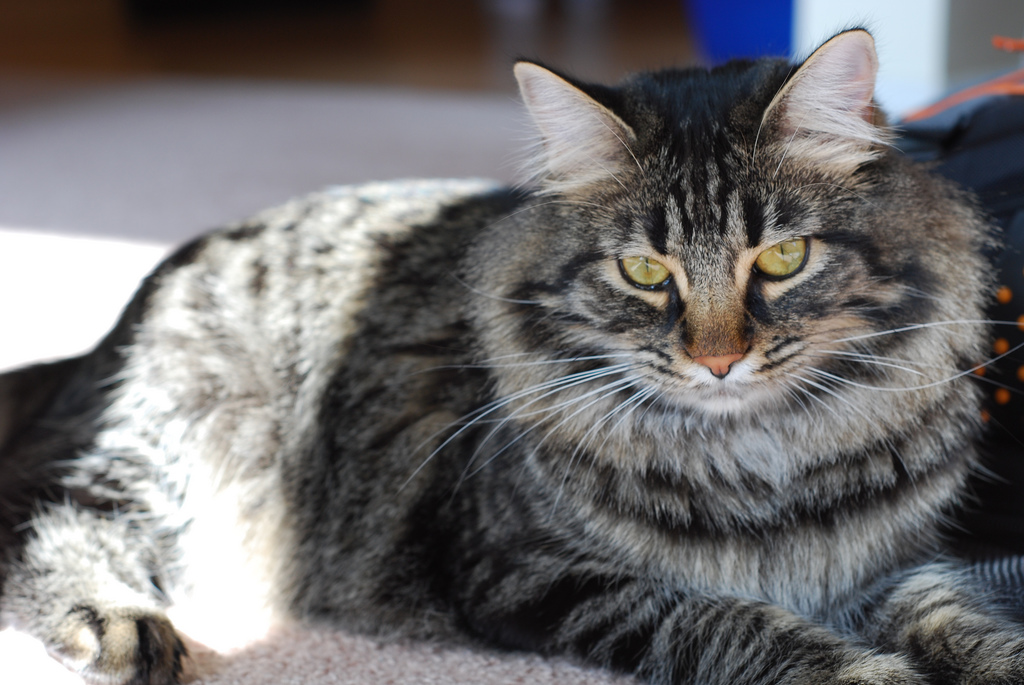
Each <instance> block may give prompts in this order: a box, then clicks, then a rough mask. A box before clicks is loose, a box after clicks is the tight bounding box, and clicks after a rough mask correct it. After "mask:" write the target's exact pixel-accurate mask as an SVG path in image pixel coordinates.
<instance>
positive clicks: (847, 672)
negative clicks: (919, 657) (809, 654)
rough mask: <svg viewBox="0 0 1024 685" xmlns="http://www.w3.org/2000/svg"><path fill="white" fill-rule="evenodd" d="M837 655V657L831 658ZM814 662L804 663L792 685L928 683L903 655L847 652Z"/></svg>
mask: <svg viewBox="0 0 1024 685" xmlns="http://www.w3.org/2000/svg"><path fill="white" fill-rule="evenodd" d="M835 656H839V658H835ZM812 661H818V663H812V664H807V668H806V670H802V671H801V672H800V673H799V675H798V676H797V677H795V678H789V679H787V680H785V681H784V682H786V683H792V685H928V683H930V682H931V681H930V680H928V679H927V678H925V677H924V676H922V675H921V674H920V672H918V670H917V669H916V668H915V667H914V665H913V664H912V663H911V662H910V660H909V659H907V658H906V657H905V656H902V655H899V654H878V653H875V652H847V653H845V654H842V655H841V656H840V655H834V656H828V655H822V658H821V659H820V660H813V659H812Z"/></svg>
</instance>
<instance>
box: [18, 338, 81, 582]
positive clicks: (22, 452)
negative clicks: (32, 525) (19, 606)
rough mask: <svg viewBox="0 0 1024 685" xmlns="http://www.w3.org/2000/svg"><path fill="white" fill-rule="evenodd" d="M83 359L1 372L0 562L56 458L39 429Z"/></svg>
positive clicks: (71, 382) (64, 360)
mask: <svg viewBox="0 0 1024 685" xmlns="http://www.w3.org/2000/svg"><path fill="white" fill-rule="evenodd" d="M85 359H86V357H85V356H82V357H71V358H68V359H62V360H60V361H55V362H48V363H42V364H35V365H32V366H26V367H23V368H20V369H15V370H13V371H8V372H7V373H3V374H0V566H2V556H3V552H4V550H5V549H7V547H8V545H10V544H11V543H12V542H13V541H14V539H16V538H17V534H16V528H17V527H18V525H19V524H20V523H22V522H23V520H24V517H25V516H26V513H27V511H28V510H29V509H31V507H32V506H34V503H35V500H36V499H37V498H38V496H39V494H40V487H41V486H42V485H43V483H44V481H45V480H47V478H46V476H45V475H44V474H46V472H47V471H48V470H49V468H50V467H51V464H52V461H53V460H54V459H55V458H57V455H56V454H52V453H50V452H51V450H48V449H45V448H44V444H45V443H46V442H47V441H46V440H42V441H40V440H39V434H40V432H42V433H46V432H48V431H47V430H46V429H45V427H43V428H42V431H40V429H41V425H40V424H41V423H45V421H44V419H45V417H46V416H47V415H48V414H49V413H50V412H51V410H52V408H53V405H54V404H55V403H56V402H58V401H59V400H60V398H61V397H62V395H64V394H65V390H66V388H68V387H69V386H70V385H72V384H73V379H74V378H75V377H76V376H77V375H78V374H79V372H80V369H81V368H82V366H83V362H84V361H85ZM61 456H63V455H61ZM0 576H2V569H0Z"/></svg>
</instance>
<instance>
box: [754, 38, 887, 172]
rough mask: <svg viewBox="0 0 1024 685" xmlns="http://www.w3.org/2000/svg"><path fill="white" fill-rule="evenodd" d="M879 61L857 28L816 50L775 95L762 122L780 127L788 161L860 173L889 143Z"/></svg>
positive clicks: (777, 128) (779, 134)
mask: <svg viewBox="0 0 1024 685" xmlns="http://www.w3.org/2000/svg"><path fill="white" fill-rule="evenodd" d="M877 74H878V56H877V54H876V53H875V41H874V39H873V38H872V37H871V34H869V33H868V32H867V31H864V30H863V29H854V30H851V31H844V32H843V33H840V34H839V35H837V36H835V37H833V38H832V39H831V40H829V41H828V42H826V43H825V44H824V45H822V46H821V47H820V48H818V49H817V50H815V51H814V53H813V54H811V56H810V57H808V58H807V59H806V60H805V61H804V63H803V64H801V65H800V67H799V68H798V69H797V70H796V72H795V73H794V74H793V75H792V76H791V77H790V78H789V80H788V81H787V82H786V84H785V85H784V86H783V87H782V88H781V89H780V90H779V92H778V93H777V94H776V95H775V98H774V99H773V100H772V101H771V103H770V104H769V105H768V108H767V109H766V110H765V114H764V122H765V123H769V122H771V123H773V124H774V126H775V127H776V128H775V130H776V135H777V136H778V142H779V143H780V144H781V145H783V146H784V148H785V150H786V155H787V157H791V158H807V159H809V160H814V161H818V162H821V163H826V164H833V165H837V166H840V167H849V168H856V167H857V166H860V165H861V164H863V163H865V162H869V161H871V160H872V159H874V158H875V157H877V156H878V155H879V154H880V153H881V151H882V150H883V149H884V146H885V145H886V144H887V141H888V139H889V133H888V130H887V129H886V127H885V123H884V118H883V116H882V114H881V112H880V110H879V109H878V107H877V105H876V104H875V101H874V92H875V78H876V75H877Z"/></svg>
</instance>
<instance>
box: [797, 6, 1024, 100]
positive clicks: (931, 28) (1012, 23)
mask: <svg viewBox="0 0 1024 685" xmlns="http://www.w3.org/2000/svg"><path fill="white" fill-rule="evenodd" d="M793 10H794V11H793V22H794V26H793V47H794V53H795V55H796V56H797V57H803V56H806V55H807V54H809V53H810V52H811V51H812V50H813V49H814V48H815V47H817V46H818V45H820V44H821V43H822V42H823V41H824V40H825V39H827V38H828V37H830V36H831V35H833V34H834V33H835V32H836V31H839V30H842V29H844V28H849V27H852V26H864V27H865V28H867V29H869V30H870V31H871V32H872V33H873V34H874V36H875V41H876V43H877V46H878V58H879V62H880V65H881V66H880V71H879V80H878V90H877V93H876V94H877V97H878V99H879V102H881V104H882V106H883V107H884V108H885V109H886V110H888V111H889V112H890V113H891V114H894V115H899V114H902V113H904V112H906V111H908V110H910V109H914V108H916V107H920V106H922V105H925V104H928V103H929V102H931V101H932V100H934V99H936V98H938V97H939V96H941V95H942V93H943V92H945V91H946V90H947V89H949V88H956V87H962V86H963V85H964V84H965V82H966V81H970V80H978V79H980V78H985V77H988V76H990V75H993V74H995V73H998V72H1000V71H1007V70H1009V69H1012V68H1014V67H1015V66H1017V65H1018V63H1019V61H1020V60H1019V58H1018V57H1015V56H1013V55H1009V54H1006V53H1000V52H998V51H996V50H994V49H993V48H992V47H991V43H990V40H991V37H992V35H994V34H997V33H998V34H1001V35H1009V36H1015V37H1020V36H1021V35H1024V2H1022V0H794V5H793Z"/></svg>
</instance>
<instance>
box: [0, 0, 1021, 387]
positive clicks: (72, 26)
mask: <svg viewBox="0 0 1024 685" xmlns="http://www.w3.org/2000/svg"><path fill="white" fill-rule="evenodd" d="M857 25H865V26H867V27H868V28H870V29H871V30H872V31H873V33H874V35H875V37H876V40H877V44H878V48H879V54H880V60H881V64H882V71H881V74H880V82H879V87H878V91H877V95H878V97H879V99H880V100H881V102H882V104H883V106H884V107H886V108H887V109H888V110H889V111H890V113H896V114H900V113H903V112H906V111H908V110H910V109H912V108H914V107H918V106H921V105H923V104H925V103H927V102H928V101H930V100H932V99H934V98H936V97H938V96H939V95H940V94H941V93H943V92H944V91H946V90H947V89H949V88H955V87H959V86H962V85H964V84H966V83H970V82H973V81H977V80H979V79H983V78H986V77H989V76H992V75H994V74H997V73H1000V72H1003V71H1007V70H1010V69H1013V68H1014V67H1016V66H1017V65H1018V62H1019V58H1018V57H1017V56H1016V55H1011V54H1008V53H1004V52H999V51H997V50H994V49H993V48H992V46H991V38H992V36H993V35H996V34H1000V35H1007V36H1011V37H1021V35H1022V33H1024V0H431V1H424V0H0V367H4V366H9V365H11V364H14V363H20V362H22V361H27V360H28V359H34V358H39V357H45V356H53V355H56V354H62V353H64V352H65V351H67V350H69V349H72V348H73V349H79V348H82V347H84V346H87V345H88V344H91V342H92V341H93V340H95V339H96V337H98V336H99V335H100V334H102V332H103V330H105V328H106V327H107V326H108V325H109V324H110V322H111V321H112V317H113V316H114V315H115V314H116V311H117V308H118V307H119V306H120V303H121V302H122V301H123V300H124V299H125V298H126V297H127V295H128V293H130V291H131V289H132V287H134V285H135V283H136V282H137V280H138V278H139V277H140V276H141V275H142V274H143V273H144V272H145V270H146V269H148V268H149V267H150V266H151V264H152V262H153V261H154V260H155V259H156V258H157V257H158V256H159V254H161V253H162V252H163V250H164V249H166V247H167V246H169V245H172V244H175V243H178V242H180V241H182V240H185V239H187V238H189V237H191V236H194V235H196V234H198V233H200V232H202V231H205V230H208V229H210V228H212V227H215V226H218V225H221V224H224V223H225V222H230V221H234V220H237V219H240V218H243V217H245V216H247V215H249V214H251V213H252V212H255V211H257V210H259V209H262V208H264V207H267V206H271V205H274V204H276V203H280V202H282V201H284V200H286V199H288V198H289V197H292V196H295V195H297V194H301V193H304V192H308V191H311V190H315V189H318V188H321V187H324V186H327V185H330V184H338V183H354V182H362V181H367V180H383V179H392V178H401V177H423V176H428V177H444V176H485V177H489V178H495V179H498V180H500V181H511V180H513V179H514V178H515V176H516V161H515V160H516V158H517V151H518V149H519V148H520V147H521V146H522V143H523V140H524V139H525V137H526V134H525V131H526V124H525V122H524V121H523V118H522V113H521V111H520V109H519V106H518V103H517V100H516V95H515V87H514V82H513V79H512V75H511V65H512V63H513V61H514V59H515V58H516V57H517V56H527V57H533V58H539V59H541V60H543V61H546V62H548V63H550V64H552V65H555V66H559V67H562V68H564V69H566V70H568V71H570V72H572V73H574V74H576V75H578V76H580V77H582V78H586V79H592V80H602V81H616V80H618V79H619V78H621V77H622V76H623V75H624V74H625V73H627V72H629V71H632V70H637V69H645V68H657V67H664V66H688V65H694V64H703V65H710V64H715V63H718V62H721V61H724V60H725V59H728V58H730V57H742V56H748V57H752V56H759V55H764V54H773V55H788V56H795V57H798V58H799V57H804V56H806V55H807V54H809V52H810V51H811V50H813V48H814V47H816V46H817V45H818V44H820V42H822V41H823V40H824V39H827V38H828V37H829V36H831V35H832V34H833V33H835V32H836V31H837V30H840V29H843V28H847V27H850V26H857ZM133 246H137V247H138V249H137V250H136V249H135V247H133ZM133 250H134V251H133ZM132 255H136V256H135V257H133V256H132ZM72 285H73V287H71V286H72ZM103 303H109V304H108V305H107V306H108V307H110V308H112V309H110V311H109V312H107V311H104V313H102V314H96V311H95V310H96V307H97V306H99V305H100V304H103ZM44 320H45V321H53V320H56V321H59V322H60V326H59V328H58V329H56V330H57V332H54V331H53V330H51V329H45V331H44V329H43V328H41V326H42V322H43V321H44ZM11 331H17V332H18V333H17V334H11V333H10V332H11ZM69 336H70V338H69ZM70 339H74V343H73V344H72V343H71V342H68V340H70Z"/></svg>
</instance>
